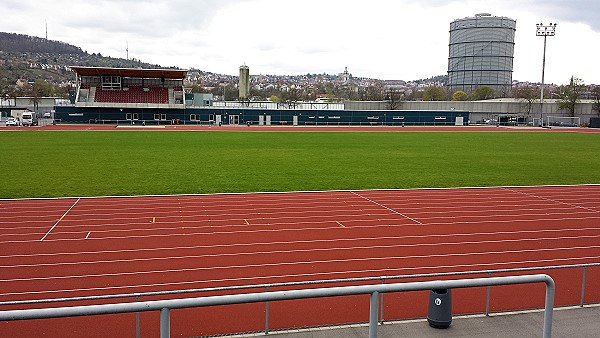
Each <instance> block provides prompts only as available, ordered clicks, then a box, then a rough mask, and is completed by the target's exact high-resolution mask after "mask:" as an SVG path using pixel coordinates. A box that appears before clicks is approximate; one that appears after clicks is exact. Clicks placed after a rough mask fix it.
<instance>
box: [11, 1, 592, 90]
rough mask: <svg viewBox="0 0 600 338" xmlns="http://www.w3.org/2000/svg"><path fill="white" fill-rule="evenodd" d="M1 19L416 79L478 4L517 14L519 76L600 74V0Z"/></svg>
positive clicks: (40, 12) (191, 60)
mask: <svg viewBox="0 0 600 338" xmlns="http://www.w3.org/2000/svg"><path fill="white" fill-rule="evenodd" d="M0 13H2V16H1V20H0V31H4V32H12V33H21V34H27V35H34V36H40V37H44V36H45V22H46V21H47V23H48V38H49V39H51V40H59V41H64V42H67V43H70V44H73V45H76V46H78V47H81V48H82V49H83V50H85V51H87V52H89V53H101V54H102V55H104V56H112V57H122V58H125V57H126V52H125V49H126V46H127V43H128V44H129V57H130V58H137V59H141V60H143V61H145V62H150V63H156V64H160V65H162V66H177V67H181V68H192V67H194V68H198V69H201V70H205V71H211V72H217V73H222V74H230V75H237V74H238V68H239V66H240V65H242V64H243V63H246V64H247V65H248V66H249V67H250V74H254V75H256V74H278V75H283V74H289V75H295V74H307V73H311V74H315V73H328V74H337V73H340V72H342V71H343V70H344V67H348V71H349V72H350V73H352V74H353V75H354V76H359V77H372V78H378V79H384V80H415V79H420V78H427V77H430V76H434V75H442V74H446V73H447V60H448V41H449V32H448V31H449V26H450V22H452V21H453V20H455V19H459V18H464V17H471V16H474V15H475V14H477V13H491V14H492V15H494V16H505V17H509V18H512V19H515V20H516V21H517V31H516V37H515V60H514V73H513V79H514V80H519V81H531V82H539V81H541V74H542V53H543V40H544V39H543V38H542V37H536V35H535V24H536V23H544V24H549V23H551V22H556V23H558V26H557V28H556V36H554V37H549V38H548V46H547V56H546V83H556V84H564V83H566V82H568V80H569V78H570V77H571V75H574V76H575V77H578V78H581V79H583V80H584V82H585V83H586V84H592V83H595V84H600V67H599V66H598V65H599V63H600V62H599V58H598V57H599V55H600V20H599V19H598V13H600V1H598V0H570V1H567V0H543V1H541V0H486V1H481V0H460V1H458V0H457V1H450V0H370V1H348V0H302V1H295V0H195V1H192V0H150V1H136V0H95V1H73V0H52V1H39V0H0Z"/></svg>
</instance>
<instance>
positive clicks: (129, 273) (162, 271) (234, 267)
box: [0, 250, 600, 283]
mask: <svg viewBox="0 0 600 338" xmlns="http://www.w3.org/2000/svg"><path fill="white" fill-rule="evenodd" d="M531 251H534V250H531ZM508 253H509V252H504V251H499V252H496V254H508ZM478 254H479V255H494V253H493V252H492V253H478ZM469 255H472V253H462V254H454V255H452V256H455V257H465V256H469ZM446 256H447V255H443V254H440V255H431V256H411V257H406V256H396V257H377V258H373V257H370V258H354V259H350V260H347V259H333V260H316V261H301V262H277V263H265V264H248V265H229V266H217V267H189V268H179V269H160V270H139V271H124V272H111V273H94V274H82V275H62V276H44V277H28V278H22V277H20V278H7V279H1V280H0V282H3V283H5V282H30V281H35V280H63V279H79V278H86V279H87V278H102V277H117V276H132V275H140V276H141V275H151V274H168V273H180V272H198V271H213V270H214V271H217V270H231V269H232V270H236V271H238V270H241V269H254V268H257V267H273V266H275V267H278V266H302V265H304V266H306V265H318V264H331V263H342V262H349V261H351V262H359V263H360V262H365V261H366V262H377V261H389V260H403V259H420V258H427V257H440V258H443V257H446ZM598 258H600V256H583V257H582V256H578V257H577V256H576V257H558V258H551V259H537V260H531V259H529V260H521V261H518V260H517V261H500V262H493V261H488V260H486V261H485V262H484V263H474V264H457V265H442V266H441V267H444V268H449V267H465V266H467V267H472V266H502V265H514V264H535V263H551V262H561V261H562V262H564V261H577V260H591V259H598ZM371 266H373V267H375V265H371ZM426 268H430V267H427V266H398V267H394V268H392V269H399V270H411V269H412V270H417V269H426ZM388 269H389V268H388Z"/></svg>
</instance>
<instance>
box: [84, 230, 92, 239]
mask: <svg viewBox="0 0 600 338" xmlns="http://www.w3.org/2000/svg"><path fill="white" fill-rule="evenodd" d="M91 233H92V232H91V231H88V233H87V236H85V239H88V238H90V234H91Z"/></svg>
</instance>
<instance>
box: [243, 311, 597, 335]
mask: <svg viewBox="0 0 600 338" xmlns="http://www.w3.org/2000/svg"><path fill="white" fill-rule="evenodd" d="M553 317H554V319H553V325H552V337H553V338H562V337H578V338H587V337H589V338H592V337H594V338H595V337H600V304H598V305H590V306H586V307H584V308H580V307H568V308H559V309H554V314H553ZM543 322H544V313H543V311H537V310H536V311H531V312H519V313H503V314H493V315H492V316H490V317H486V316H483V315H473V316H460V317H455V318H453V321H452V325H451V326H450V327H449V328H448V329H445V330H444V329H434V328H431V327H429V325H428V323H427V321H426V320H424V319H423V320H421V319H420V320H409V321H399V322H390V323H385V324H384V325H380V326H379V328H378V331H377V337H379V338H392V337H394V338H396V337H410V338H421V337H444V338H453V337H469V338H494V337H498V338H500V337H502V338H512V337H515V338H516V337H519V338H521V337H542V328H543ZM251 336H252V337H259V336H264V334H263V333H261V334H255V335H244V337H251ZM268 337H277V338H365V337H368V327H367V325H366V324H365V325H362V324H361V325H351V326H344V327H327V328H319V329H304V330H292V331H286V332H271V333H269V335H268Z"/></svg>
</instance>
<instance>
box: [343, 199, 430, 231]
mask: <svg viewBox="0 0 600 338" xmlns="http://www.w3.org/2000/svg"><path fill="white" fill-rule="evenodd" d="M352 193H353V194H354V195H356V196H358V197H360V198H362V199H364V200H367V201H369V202H371V203H373V204H375V205H378V206H380V207H382V208H384V209H386V210H389V211H391V212H393V213H395V214H398V215H400V216H402V217H404V218H407V219H409V220H411V221H413V222H415V223H417V224H423V223H421V222H419V221H417V220H416V219H414V218H411V217H408V216H406V215H405V214H403V213H401V212H398V211H396V210H394V209H391V208H388V207H386V206H385V205H383V204H380V203H377V202H375V201H373V200H372V199H369V198H367V197H365V196H362V195H360V194H358V193H356V192H355V191H352Z"/></svg>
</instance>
